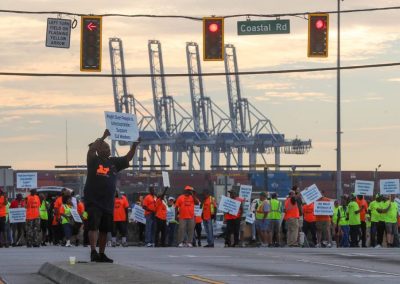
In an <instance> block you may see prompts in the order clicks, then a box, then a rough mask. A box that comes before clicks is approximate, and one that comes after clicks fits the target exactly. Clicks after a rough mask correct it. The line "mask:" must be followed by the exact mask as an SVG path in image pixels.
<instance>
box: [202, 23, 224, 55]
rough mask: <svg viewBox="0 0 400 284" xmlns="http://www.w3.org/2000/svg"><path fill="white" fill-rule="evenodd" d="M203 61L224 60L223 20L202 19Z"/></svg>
mask: <svg viewBox="0 0 400 284" xmlns="http://www.w3.org/2000/svg"><path fill="white" fill-rule="evenodd" d="M203 60H204V61H222V60H224V18H214V17H210V18H203Z"/></svg>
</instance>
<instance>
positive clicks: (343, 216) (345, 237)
mask: <svg viewBox="0 0 400 284" xmlns="http://www.w3.org/2000/svg"><path fill="white" fill-rule="evenodd" d="M348 199H349V196H348V195H347V194H345V195H343V196H342V201H341V206H339V209H338V216H337V221H336V225H337V226H338V228H339V229H340V230H341V232H342V239H341V241H340V247H345V248H347V247H349V246H350V242H349V233H350V226H349V213H348V208H347V203H348V201H349V200H348Z"/></svg>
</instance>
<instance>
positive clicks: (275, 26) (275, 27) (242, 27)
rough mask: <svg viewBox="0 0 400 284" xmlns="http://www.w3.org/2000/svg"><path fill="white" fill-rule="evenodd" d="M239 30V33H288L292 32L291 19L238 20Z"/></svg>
mask: <svg viewBox="0 0 400 284" xmlns="http://www.w3.org/2000/svg"><path fill="white" fill-rule="evenodd" d="M237 31H238V35H267V34H288V33H290V21H289V20H271V21H239V22H237Z"/></svg>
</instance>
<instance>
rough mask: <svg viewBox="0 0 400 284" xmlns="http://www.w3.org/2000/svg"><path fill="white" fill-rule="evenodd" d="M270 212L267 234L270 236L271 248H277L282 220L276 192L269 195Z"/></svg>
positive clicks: (280, 205) (280, 204)
mask: <svg viewBox="0 0 400 284" xmlns="http://www.w3.org/2000/svg"><path fill="white" fill-rule="evenodd" d="M269 203H270V207H271V210H270V211H269V214H268V216H267V219H268V220H269V228H268V232H269V234H270V239H271V242H270V244H271V246H272V245H274V246H275V247H279V231H280V230H279V227H280V226H279V225H280V223H281V218H282V203H281V202H280V201H279V200H278V194H277V193H276V192H274V193H272V194H271V200H270V202H269Z"/></svg>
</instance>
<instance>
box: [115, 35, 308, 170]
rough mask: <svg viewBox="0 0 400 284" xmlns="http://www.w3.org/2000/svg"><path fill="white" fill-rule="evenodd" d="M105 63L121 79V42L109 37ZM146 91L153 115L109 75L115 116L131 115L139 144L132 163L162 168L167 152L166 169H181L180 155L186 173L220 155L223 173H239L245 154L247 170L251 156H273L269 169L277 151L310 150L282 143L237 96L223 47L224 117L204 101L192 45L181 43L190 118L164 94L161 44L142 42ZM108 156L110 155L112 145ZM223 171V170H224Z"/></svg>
mask: <svg viewBox="0 0 400 284" xmlns="http://www.w3.org/2000/svg"><path fill="white" fill-rule="evenodd" d="M109 48H110V59H111V70H112V74H113V75H124V74H126V73H125V64H124V53H123V47H122V40H121V39H119V38H110V41H109ZM148 52H149V62H150V73H151V75H152V76H151V86H152V92H153V107H154V112H153V114H152V113H151V112H150V111H149V110H148V109H147V108H146V107H145V106H144V105H143V104H142V103H140V102H139V101H138V100H136V99H135V97H134V96H133V94H130V93H128V90H127V84H126V78H125V77H124V76H113V78H112V82H113V91H114V104H115V111H117V112H126V113H133V114H135V115H136V116H137V119H138V127H139V132H140V137H141V139H142V142H141V144H140V146H139V148H138V149H139V157H138V158H136V159H135V160H134V163H135V164H136V165H138V166H139V169H141V168H142V167H143V163H144V162H145V161H147V158H148V159H149V160H150V165H149V167H150V168H151V169H154V165H156V164H157V163H158V164H159V165H160V166H161V167H163V166H166V164H167V160H169V159H167V152H171V153H172V158H171V160H172V169H173V170H181V169H182V166H184V165H185V163H183V156H184V155H186V156H187V160H188V165H187V167H188V169H189V170H195V169H200V170H206V169H207V167H206V152H209V153H211V165H213V166H214V168H218V166H220V155H221V154H223V155H224V156H225V159H226V166H227V167H229V168H232V167H235V168H238V169H242V168H243V156H244V152H247V153H249V165H255V164H256V163H257V155H259V154H261V157H262V159H263V160H264V163H267V162H266V159H265V157H264V154H268V153H271V152H274V153H275V164H277V165H279V164H280V154H281V152H283V153H285V154H304V153H306V152H307V151H309V149H310V148H311V140H306V141H303V140H300V139H294V140H286V139H285V138H284V135H283V134H280V133H279V131H278V130H277V129H276V128H275V127H274V125H273V124H272V123H271V121H270V120H269V119H268V118H267V117H266V116H265V115H263V113H262V112H261V111H259V110H258V109H257V108H256V107H255V106H254V105H252V104H251V103H250V102H249V101H248V99H246V98H244V97H242V95H241V89H240V81H239V74H238V63H237V57H236V50H235V47H234V46H233V45H230V44H227V45H225V60H224V63H225V72H226V83H227V90H228V92H227V93H228V102H229V115H228V114H226V113H225V112H224V111H223V110H222V109H221V108H220V107H219V106H218V105H217V104H215V103H214V102H213V101H212V99H211V98H209V97H207V96H205V91H204V84H203V77H202V76H201V74H202V69H201V61H200V56H199V48H198V45H197V43H194V42H188V43H186V57H187V65H188V79H189V87H190V95H191V106H192V114H189V112H188V111H186V110H185V109H184V108H183V107H182V106H181V105H180V104H179V103H178V102H176V101H175V99H174V98H173V97H172V96H169V95H168V94H167V87H166V81H165V77H164V76H163V75H164V74H165V73H164V63H163V54H162V50H161V43H160V42H159V41H157V40H149V42H148ZM112 151H113V152H112V153H113V155H115V154H116V147H115V143H113V145H112ZM224 167H225V166H224Z"/></svg>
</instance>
